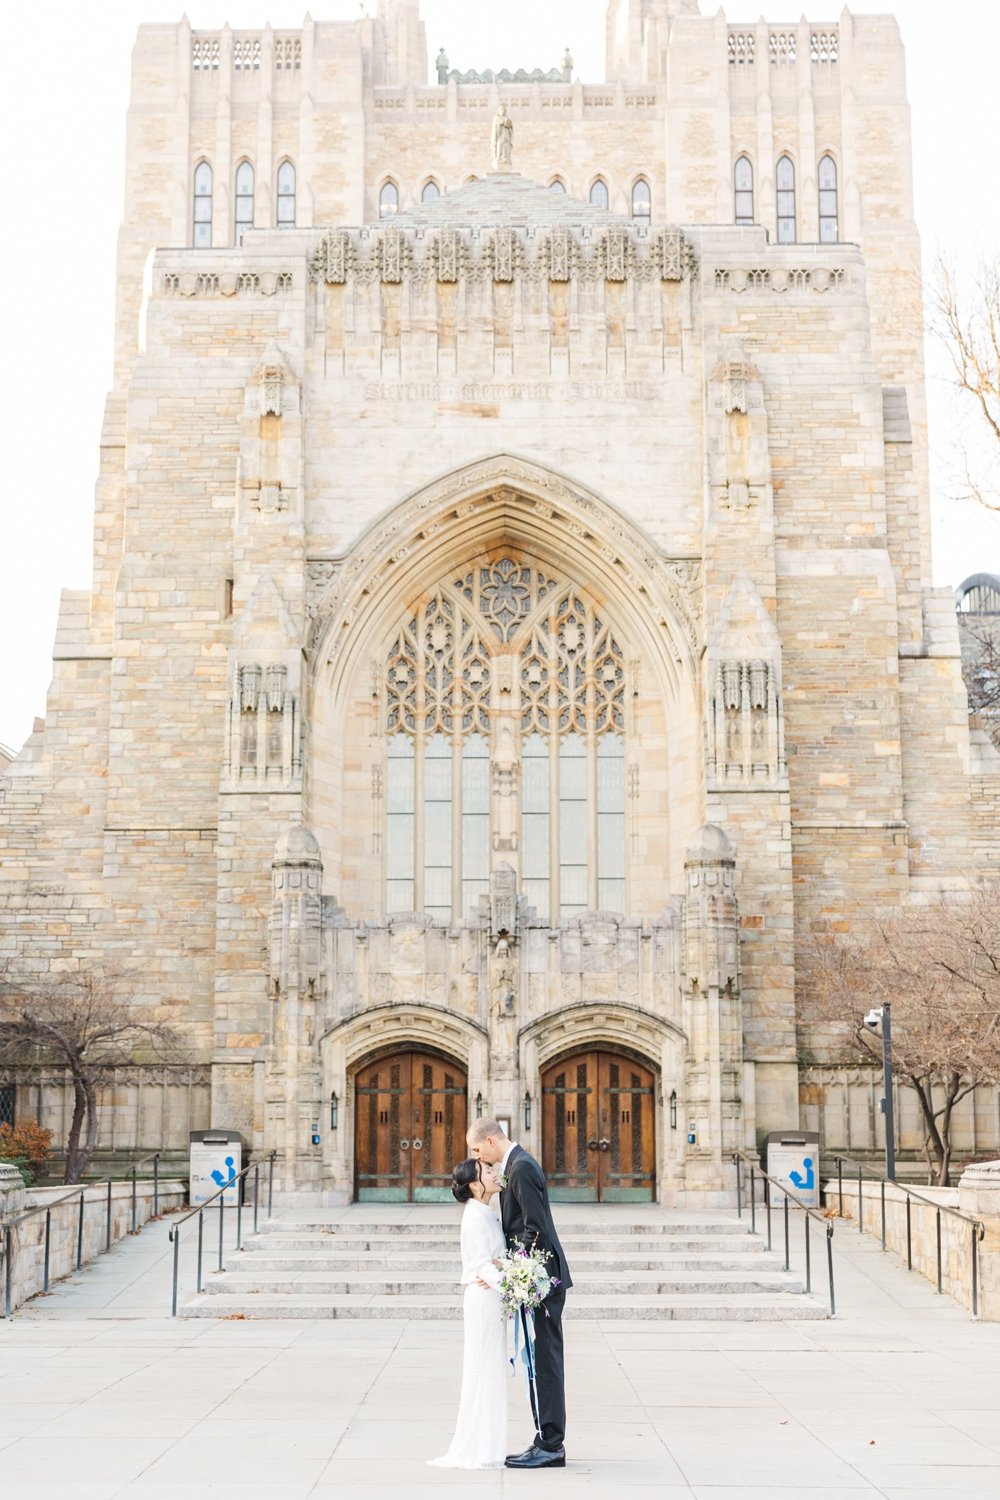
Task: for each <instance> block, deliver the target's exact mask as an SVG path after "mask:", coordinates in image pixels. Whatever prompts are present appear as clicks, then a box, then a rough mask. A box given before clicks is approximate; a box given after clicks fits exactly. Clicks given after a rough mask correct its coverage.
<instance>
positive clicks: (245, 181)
mask: <svg viewBox="0 0 1000 1500" xmlns="http://www.w3.org/2000/svg"><path fill="white" fill-rule="evenodd" d="M235 205H236V206H235V211H234V215H233V217H234V221H235V239H236V243H237V245H241V244H242V243H243V236H244V235H245V234H246V232H247V230H248V229H252V228H253V167H252V166H251V165H250V163H249V162H248V161H241V162H240V164H239V166H238V167H237V168H236V193H235Z"/></svg>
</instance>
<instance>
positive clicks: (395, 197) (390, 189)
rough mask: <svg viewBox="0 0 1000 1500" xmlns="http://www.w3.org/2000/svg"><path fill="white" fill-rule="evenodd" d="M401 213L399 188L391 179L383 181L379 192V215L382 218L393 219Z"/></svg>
mask: <svg viewBox="0 0 1000 1500" xmlns="http://www.w3.org/2000/svg"><path fill="white" fill-rule="evenodd" d="M398 213H399V188H398V187H397V186H396V184H395V183H394V182H393V181H392V180H391V179H390V180H388V181H386V182H383V184H382V186H381V187H380V188H379V194H378V216H379V218H380V219H391V218H393V216H394V215H395V214H398Z"/></svg>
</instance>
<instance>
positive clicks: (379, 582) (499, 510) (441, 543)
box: [310, 454, 701, 692]
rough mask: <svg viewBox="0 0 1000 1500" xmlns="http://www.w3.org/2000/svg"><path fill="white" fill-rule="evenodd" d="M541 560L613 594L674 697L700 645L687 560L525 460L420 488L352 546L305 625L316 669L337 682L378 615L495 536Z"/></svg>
mask: <svg viewBox="0 0 1000 1500" xmlns="http://www.w3.org/2000/svg"><path fill="white" fill-rule="evenodd" d="M501 536H502V537H505V538H507V539H509V540H511V541H512V542H518V541H520V543H521V545H522V546H523V547H524V548H526V549H530V550H531V551H532V553H533V554H534V555H535V556H537V557H539V558H540V559H542V560H545V559H547V558H551V559H560V560H563V561H564V562H565V560H566V559H567V558H569V559H572V560H573V564H574V566H575V567H576V569H577V571H578V573H580V574H582V576H584V577H585V578H590V579H593V580H594V582H595V584H596V585H598V586H600V587H601V588H602V589H604V590H605V591H606V592H607V593H608V595H609V596H612V595H613V596H614V597H615V598H616V600H617V601H618V603H619V606H620V608H621V610H622V611H624V612H625V613H626V614H627V615H628V618H629V621H630V627H631V629H632V631H633V635H634V637H635V638H636V639H641V640H643V641H644V642H645V644H646V646H647V648H648V651H649V657H650V661H651V662H652V663H653V664H654V665H656V666H658V667H662V669H663V676H664V679H665V680H664V687H665V688H669V689H670V690H671V691H673V692H676V690H677V688H678V686H679V684H680V682H681V681H682V680H683V679H684V678H688V679H690V678H691V677H692V676H693V675H694V673H695V668H696V661H697V654H698V651H699V649H700V640H701V632H700V571H701V564H700V561H699V560H698V559H696V558H689V557H678V558H671V557H669V556H666V555H664V554H663V553H662V552H661V550H660V549H659V548H658V547H657V546H656V544H655V543H653V542H652V541H651V540H650V539H649V538H648V537H647V536H645V535H644V534H643V532H642V531H640V530H639V529H638V528H637V527H636V526H634V525H633V524H632V523H630V522H629V521H627V520H626V519H625V518H624V517H623V516H622V515H621V514H620V513H619V512H618V511H617V510H615V509H614V507H612V506H611V505H609V504H608V503H607V502H606V501H604V500H602V499H600V498H599V497H598V496H596V495H594V494H593V493H592V492H590V491H587V490H586V489H584V487H583V486H581V485H579V484H577V483H575V482H574V481H571V480H569V479H566V478H564V477H563V476H561V475H558V474H556V473H554V472H553V471H551V470H549V469H545V468H542V467H541V466H540V465H538V464H535V463H532V462H530V461H529V460H526V459H522V458H517V457H515V456H513V455H510V454H498V455H496V456H495V457H493V458H489V459H485V460H482V461H480V462H478V463H475V464H471V465H469V466H468V467H466V468H464V469H461V470H458V471H456V472H455V473H452V474H449V475H447V476H445V477H443V478H441V479H439V480H436V481H434V482H433V483H431V484H429V485H427V486H426V487H425V488H423V489H422V490H419V491H418V492H417V493H416V494H414V495H411V496H410V497H409V498H408V499H406V500H404V501H403V502H402V503H401V504H400V505H398V506H396V507H395V508H394V509H393V510H392V511H391V512H390V513H389V515H387V516H385V517H383V518H382V520H380V521H378V522H376V523H375V524H374V525H372V526H371V527H370V528H369V529H368V531H366V532H365V534H364V535H363V536H362V537H361V538H360V540H359V541H358V543H357V545H356V546H355V547H354V549H353V551H352V552H351V553H350V554H349V555H348V556H347V557H346V558H345V559H344V562H343V565H342V567H341V568H340V569H339V570H338V572H337V574H336V575H335V576H334V577H333V578H331V580H330V583H329V586H328V588H327V589H326V591H325V593H324V594H323V595H322V597H321V599H320V600H319V602H318V604H317V608H316V614H315V618H314V620H313V625H312V632H311V639H310V650H311V655H312V656H313V660H314V662H315V663H316V670H317V671H319V670H323V669H324V668H325V667H326V666H332V667H333V669H334V675H335V679H338V680H339V679H340V677H341V675H342V673H343V671H344V670H345V666H346V664H347V662H348V661H349V659H350V658H351V657H352V656H353V653H354V651H355V650H356V649H362V648H363V643H364V641H365V639H368V640H370V638H371V633H372V628H373V624H374V623H375V622H377V621H378V619H379V617H380V615H381V613H382V612H383V611H387V610H389V609H396V608H398V600H399V598H400V597H401V596H402V595H403V594H404V593H405V591H406V590H407V589H410V588H412V586H413V583H414V582H415V581H416V580H419V579H423V578H425V577H426V576H427V570H428V569H429V568H431V567H433V568H445V567H448V566H450V565H451V564H452V562H453V561H464V560H465V559H467V558H468V557H469V556H470V555H473V554H474V553H475V552H476V550H477V549H478V548H483V547H486V546H488V545H490V544H491V543H495V541H496V539H497V538H498V537H501Z"/></svg>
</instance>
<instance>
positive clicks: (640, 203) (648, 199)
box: [632, 177, 653, 224]
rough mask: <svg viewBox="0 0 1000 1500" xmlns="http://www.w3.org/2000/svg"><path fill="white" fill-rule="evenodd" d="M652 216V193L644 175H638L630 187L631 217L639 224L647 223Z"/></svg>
mask: <svg viewBox="0 0 1000 1500" xmlns="http://www.w3.org/2000/svg"><path fill="white" fill-rule="evenodd" d="M652 216H653V195H652V193H651V192H650V191H649V183H648V182H647V181H646V179H645V177H639V178H637V180H636V182H635V185H634V187H633V188H632V217H633V219H637V220H638V221H639V223H640V224H648V223H649V221H650V219H651V218H652Z"/></svg>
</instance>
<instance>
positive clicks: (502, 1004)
mask: <svg viewBox="0 0 1000 1500" xmlns="http://www.w3.org/2000/svg"><path fill="white" fill-rule="evenodd" d="M515 982H516V969H515V965H514V956H513V954H512V953H511V947H510V940H509V936H508V934H507V932H506V931H503V932H501V933H500V934H499V936H498V938H497V942H496V946H495V947H494V949H493V954H492V957H491V958H490V1052H491V1055H492V1066H493V1069H494V1071H495V1072H497V1073H499V1074H505V1075H506V1074H508V1073H512V1072H513V1068H514V1013H515V1011H516V1009H517V994H516V990H515Z"/></svg>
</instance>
